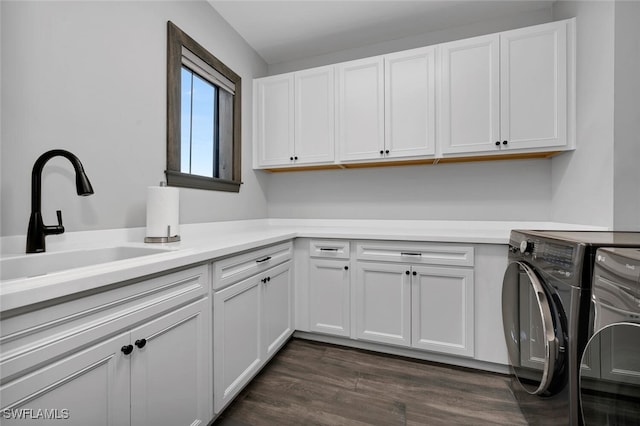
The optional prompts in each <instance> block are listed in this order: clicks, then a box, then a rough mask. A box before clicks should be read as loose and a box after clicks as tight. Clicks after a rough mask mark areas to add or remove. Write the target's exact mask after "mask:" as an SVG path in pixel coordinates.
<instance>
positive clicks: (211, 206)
mask: <svg viewBox="0 0 640 426" xmlns="http://www.w3.org/2000/svg"><path fill="white" fill-rule="evenodd" d="M0 8H1V11H2V12H1V25H2V28H1V31H2V33H1V39H2V45H1V48H2V67H1V78H2V105H1V108H2V120H1V137H2V139H1V145H0V149H1V153H2V160H1V167H2V171H1V200H2V215H1V216H2V218H1V222H0V227H1V234H2V235H19V234H24V233H25V232H26V228H27V223H28V218H29V212H30V182H31V169H32V166H33V163H34V161H35V160H36V158H37V157H38V156H39V155H40V154H42V153H43V152H45V151H47V150H49V149H53V148H63V149H68V150H69V151H71V152H73V153H75V154H76V155H77V156H78V157H79V158H80V160H81V161H82V162H83V164H84V167H85V170H86V172H87V174H88V176H89V178H90V179H91V182H92V183H93V187H94V189H95V194H94V195H93V196H91V197H77V196H76V195H75V188H74V184H73V182H74V180H73V179H74V177H73V171H72V168H71V167H70V165H69V164H68V162H66V160H64V159H61V158H56V159H53V160H51V161H50V162H49V163H48V164H47V166H46V167H45V172H44V174H43V201H42V208H43V212H44V218H45V223H47V224H52V223H55V210H56V209H60V210H62V211H63V216H64V221H65V227H66V229H67V230H69V231H73V230H92V229H108V228H123V227H136V226H144V225H145V220H146V216H145V212H146V205H145V204H146V200H145V198H146V187H147V186H149V185H157V184H158V182H159V181H160V180H163V179H164V170H165V167H166V38H167V35H166V34H167V29H166V26H167V21H168V20H171V21H173V22H174V23H175V24H176V25H177V26H178V27H180V28H181V29H182V30H184V31H185V32H186V33H187V34H189V35H190V36H191V37H193V38H194V39H195V40H197V41H198V42H199V43H200V44H202V45H203V46H205V47H206V48H208V50H209V51H210V52H211V53H213V54H214V55H215V56H217V57H218V58H219V59H220V60H222V61H223V62H224V63H225V64H226V65H228V66H229V67H231V69H233V70H234V71H235V72H236V73H238V74H239V75H240V76H241V77H242V80H243V85H242V89H243V96H242V102H243V106H242V138H243V151H242V154H243V157H242V159H243V170H242V179H243V181H244V185H242V188H241V190H240V193H239V194H230V193H220V192H213V191H202V190H189V189H180V201H181V208H180V216H181V222H182V223H194V222H208V221H214V220H230V219H244V218H260V217H265V216H266V213H267V208H266V199H265V183H264V176H263V175H262V174H256V173H255V172H254V171H253V170H251V164H252V158H251V157H252V150H251V140H252V135H251V122H252V116H251V114H252V79H253V78H254V76H261V75H264V74H265V73H266V70H267V67H266V64H265V63H264V61H262V59H261V58H260V57H259V56H258V55H257V54H256V53H255V52H254V51H253V50H252V49H251V48H250V47H249V46H248V45H247V44H246V42H245V41H244V40H243V39H242V38H241V37H240V36H239V35H238V34H237V33H236V32H235V31H234V30H233V29H231V27H230V26H229V25H228V24H227V23H226V21H224V20H223V19H222V18H221V17H220V15H218V14H217V12H215V10H214V9H213V8H212V7H211V6H210V5H209V4H208V3H206V2H204V1H200V2H196V1H157V2H151V1H135V2H111V1H109V2H93V1H91V2H89V1H85V2H57V1H45V2H31V1H29V2H13V1H2V2H0Z"/></svg>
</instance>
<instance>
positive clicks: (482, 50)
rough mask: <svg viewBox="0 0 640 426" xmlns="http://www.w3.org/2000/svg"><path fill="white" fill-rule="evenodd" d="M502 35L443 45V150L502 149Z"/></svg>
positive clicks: (485, 150)
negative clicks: (500, 141) (500, 43)
mask: <svg viewBox="0 0 640 426" xmlns="http://www.w3.org/2000/svg"><path fill="white" fill-rule="evenodd" d="M499 41H500V39H499V35H498V34H492V35H488V36H482V37H474V38H471V39H466V40H460V41H455V42H451V43H445V44H442V45H440V59H441V67H442V76H441V100H442V108H441V114H440V139H441V141H442V153H443V154H449V153H465V152H483V151H484V152H487V151H499V149H500V148H499V146H496V144H495V143H496V141H498V140H499V139H500V133H499V132H500V69H499V67H500V56H499Z"/></svg>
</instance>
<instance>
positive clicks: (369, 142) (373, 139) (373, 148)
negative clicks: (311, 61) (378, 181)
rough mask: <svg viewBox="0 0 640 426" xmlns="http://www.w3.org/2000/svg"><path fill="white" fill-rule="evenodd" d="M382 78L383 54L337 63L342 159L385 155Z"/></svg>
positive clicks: (371, 157) (339, 131)
mask: <svg viewBox="0 0 640 426" xmlns="http://www.w3.org/2000/svg"><path fill="white" fill-rule="evenodd" d="M383 77H384V66H383V61H382V57H381V56H377V57H374V58H367V59H363V60H358V61H352V62H347V63H344V64H340V65H338V146H339V147H340V160H343V161H349V160H366V159H378V158H384V149H385V148H384V79H383Z"/></svg>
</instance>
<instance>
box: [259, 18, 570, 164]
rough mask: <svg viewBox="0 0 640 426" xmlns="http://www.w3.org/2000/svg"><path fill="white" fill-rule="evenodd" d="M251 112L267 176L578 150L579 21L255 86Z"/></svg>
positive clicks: (298, 74)
mask: <svg viewBox="0 0 640 426" xmlns="http://www.w3.org/2000/svg"><path fill="white" fill-rule="evenodd" d="M254 116H255V118H254V124H255V127H254V129H255V130H254V137H255V151H254V152H255V164H254V166H255V167H257V168H266V169H276V168H278V167H281V168H282V167H292V166H306V167H307V168H309V166H320V167H322V166H324V167H345V168H348V167H362V166H363V165H373V164H374V163H377V164H383V163H384V162H388V163H389V164H393V165H395V164H403V163H404V164H410V163H414V164H415V163H425V162H430V161H433V162H436V161H443V162H444V161H456V159H458V158H460V159H461V161H462V157H470V156H484V157H489V158H494V157H496V156H498V155H503V154H510V153H513V154H520V155H527V156H533V155H535V156H538V157H542V156H549V155H552V154H554V153H557V152H559V151H563V150H570V149H575V19H569V20H565V21H558V22H551V23H547V24H542V25H536V26H532V27H527V28H522V29H517V30H511V31H505V32H501V33H496V34H489V35H485V36H480V37H474V38H469V39H464V40H457V41H452V42H449V43H443V44H439V45H436V46H428V47H423V48H418V49H412V50H406V51H402V52H397V53H392V54H387V55H380V56H375V57H371V58H365V59H359V60H355V61H349V62H344V63H339V64H335V65H331V66H325V67H319V68H313V69H309V70H305V71H297V72H293V73H289V74H282V75H279V76H272V77H266V78H261V79H257V80H255V83H254ZM436 117H437V118H436ZM358 163H359V164H358Z"/></svg>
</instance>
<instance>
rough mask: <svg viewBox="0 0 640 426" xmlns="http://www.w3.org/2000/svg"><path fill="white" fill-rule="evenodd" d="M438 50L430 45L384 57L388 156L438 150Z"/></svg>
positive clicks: (427, 153)
mask: <svg viewBox="0 0 640 426" xmlns="http://www.w3.org/2000/svg"><path fill="white" fill-rule="evenodd" d="M435 51H436V50H435V48H434V47H428V48H423V49H414V50H410V51H407V52H401V53H397V54H394V55H387V56H385V58H384V67H385V68H384V77H385V152H386V151H387V150H388V151H389V153H388V154H386V157H389V158H398V157H409V156H429V155H434V153H435V138H436V136H435V119H436V111H435V107H436V102H435V99H436V95H435Z"/></svg>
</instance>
